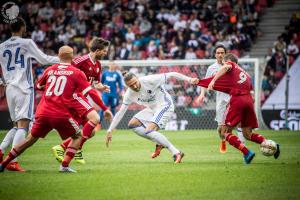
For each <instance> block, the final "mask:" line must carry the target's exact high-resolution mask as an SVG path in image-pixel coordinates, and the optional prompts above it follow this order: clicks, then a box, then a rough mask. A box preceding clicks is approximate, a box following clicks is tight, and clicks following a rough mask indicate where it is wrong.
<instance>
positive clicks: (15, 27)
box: [9, 17, 26, 33]
mask: <svg viewBox="0 0 300 200" xmlns="http://www.w3.org/2000/svg"><path fill="white" fill-rule="evenodd" d="M22 27H25V28H26V23H25V21H24V19H23V18H21V17H17V19H16V20H14V21H13V23H11V24H10V25H9V29H10V31H11V32H12V33H17V32H19V31H20V30H21V28H22Z"/></svg>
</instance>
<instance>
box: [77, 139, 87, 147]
mask: <svg viewBox="0 0 300 200" xmlns="http://www.w3.org/2000/svg"><path fill="white" fill-rule="evenodd" d="M86 140H87V139H86V138H84V137H82V140H81V143H80V147H79V149H82V146H83V144H84V143H85V142H86Z"/></svg>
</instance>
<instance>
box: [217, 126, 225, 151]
mask: <svg viewBox="0 0 300 200" xmlns="http://www.w3.org/2000/svg"><path fill="white" fill-rule="evenodd" d="M217 130H218V134H219V136H220V139H221V142H220V147H219V150H220V153H226V151H227V149H226V140H225V137H224V136H223V135H224V134H223V133H225V132H224V131H223V126H222V125H218V129H217Z"/></svg>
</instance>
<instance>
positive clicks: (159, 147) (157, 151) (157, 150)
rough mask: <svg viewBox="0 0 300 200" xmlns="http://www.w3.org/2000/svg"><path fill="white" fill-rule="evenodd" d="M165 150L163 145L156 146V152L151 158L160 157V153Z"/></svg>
mask: <svg viewBox="0 0 300 200" xmlns="http://www.w3.org/2000/svg"><path fill="white" fill-rule="evenodd" d="M163 148H165V147H164V146H163V145H160V144H156V147H155V151H154V152H153V153H152V155H151V158H156V157H157V156H159V154H160V151H161V150H162V149H163Z"/></svg>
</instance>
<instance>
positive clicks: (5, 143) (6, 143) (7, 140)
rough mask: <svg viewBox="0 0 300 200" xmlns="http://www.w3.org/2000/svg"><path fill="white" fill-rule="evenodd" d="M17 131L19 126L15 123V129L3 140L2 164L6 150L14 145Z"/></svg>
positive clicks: (0, 148) (0, 155)
mask: <svg viewBox="0 0 300 200" xmlns="http://www.w3.org/2000/svg"><path fill="white" fill-rule="evenodd" d="M17 130H18V128H17V124H16V123H14V127H13V128H12V129H10V130H9V131H8V132H7V134H6V135H5V137H4V139H3V140H2V142H1V144H0V162H2V160H3V155H4V153H5V151H6V149H7V148H8V147H9V146H10V145H11V144H12V142H13V140H14V137H15V134H16V132H17Z"/></svg>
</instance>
